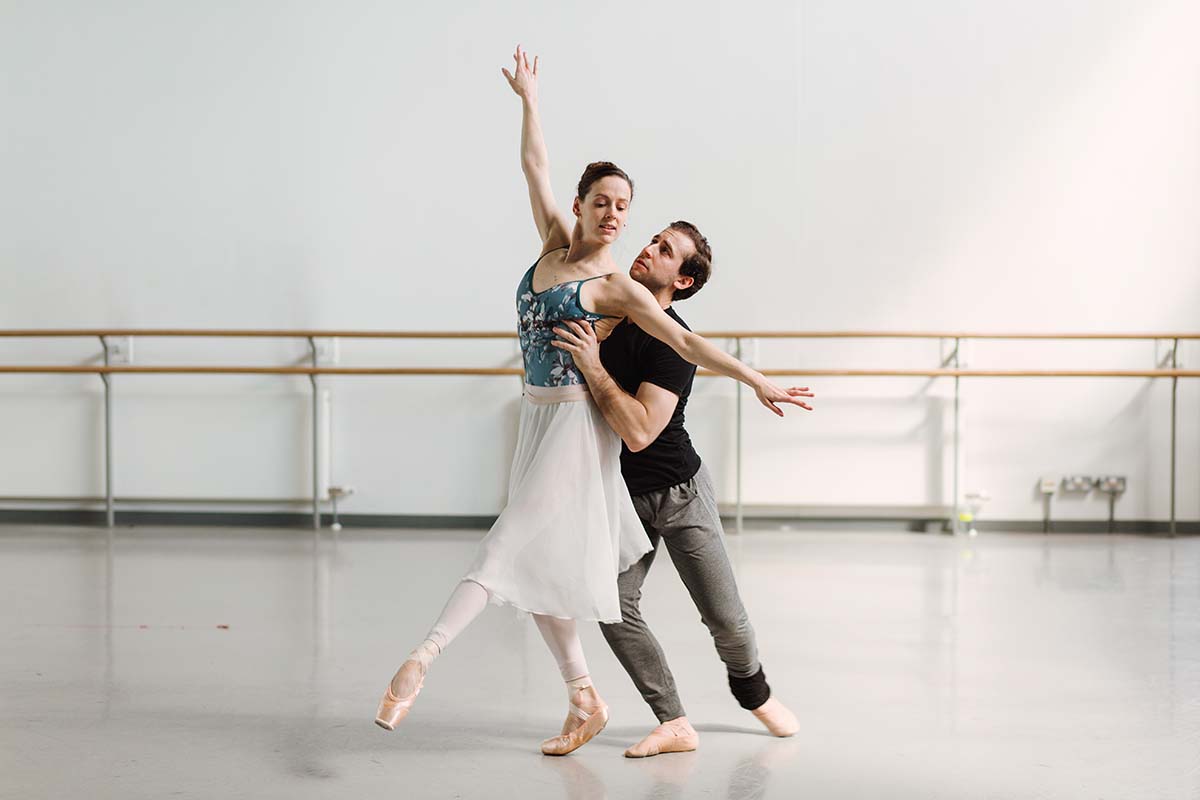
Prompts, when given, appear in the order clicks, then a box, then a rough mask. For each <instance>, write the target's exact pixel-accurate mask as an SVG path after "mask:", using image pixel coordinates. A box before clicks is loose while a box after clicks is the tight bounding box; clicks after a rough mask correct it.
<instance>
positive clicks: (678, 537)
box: [555, 221, 812, 758]
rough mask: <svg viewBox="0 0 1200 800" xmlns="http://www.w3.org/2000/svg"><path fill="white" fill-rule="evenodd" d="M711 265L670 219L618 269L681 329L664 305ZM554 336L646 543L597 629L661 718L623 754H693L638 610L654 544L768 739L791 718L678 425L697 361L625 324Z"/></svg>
mask: <svg viewBox="0 0 1200 800" xmlns="http://www.w3.org/2000/svg"><path fill="white" fill-rule="evenodd" d="M711 271H712V250H711V249H710V248H709V245H708V240H707V239H705V238H704V236H703V235H702V234H701V233H700V231H699V230H698V229H697V228H696V227H695V226H694V225H692V224H691V223H688V222H683V221H679V222H673V223H671V225H670V226H668V227H667V228H666V229H665V230H663V231H662V232H661V233H659V234H658V235H657V236H655V237H654V238H653V239H651V240H650V244H649V245H647V246H646V247H645V248H644V249H643V250H642V251H641V252H640V253H639V254H638V256H637V258H636V259H635V260H634V262H633V266H631V267H630V268H629V276H630V277H631V278H633V279H634V280H635V281H637V282H638V283H640V284H642V285H643V286H645V287H646V288H647V289H649V290H650V291H651V293H652V294H653V295H654V296H655V298H656V299H657V300H658V301H659V304H660V305H661V306H662V307H663V309H665V310H666V312H667V313H668V314H669V315H671V317H673V318H674V319H675V321H676V322H678V323H679V324H680V325H683V326H684V327H685V328H686V327H687V324H686V323H685V322H684V321H683V320H682V319H681V318H680V317H679V315H678V314H676V313H675V310H674V309H673V308H671V304H672V302H674V301H678V300H685V299H687V298H689V297H691V296H692V295H694V294H695V293H696V292H698V291H700V289H701V287H703V286H704V284H705V283H706V282H707V281H708V277H709V275H710V274H711ZM689 330H690V329H689ZM555 332H556V333H557V334H558V335H559V337H560V340H559V341H556V342H555V344H556V345H557V346H558V347H561V348H562V349H564V350H567V351H568V352H570V353H571V355H572V356H573V358H574V361H575V365H576V366H577V367H578V368H579V369H580V371H581V372H582V373H583V375H584V377H585V378H586V379H587V383H588V388H589V389H590V391H591V394H592V397H593V399H594V400H595V401H596V405H597V406H598V407H599V408H600V411H601V412H602V413H603V414H604V418H605V419H606V420H607V421H608V424H609V425H610V426H612V428H613V430H615V431H616V432H617V434H619V435H620V437H621V439H622V440H623V441H624V447H622V450H621V473H622V475H623V476H624V478H625V483H626V484H627V485H628V487H629V493H630V494H631V495H632V496H633V505H634V507H635V508H636V509H637V512H638V516H639V517H641V520H642V524H643V525H644V526H645V528H646V533H647V535H648V536H649V537H650V542H651V544H652V545H653V546H654V548H655V549H653V550H651V551H650V552H649V553H647V554H646V555H645V556H643V557H642V559H641V560H640V561H639V562H637V563H636V564H634V565H633V566H631V567H629V569H627V570H626V571H625V572H623V573H622V574H621V576H620V578H619V579H618V587H619V589H620V597H621V618H622V621H621V622H619V623H614V624H605V625H601V626H600V628H601V630H602V631H603V633H604V638H605V639H607V640H608V644H609V646H610V647H612V649H613V652H614V653H615V654H616V656H617V659H618V660H619V661H620V662H621V665H622V666H623V667H625V671H626V672H628V673H629V676H630V677H631V678H633V682H634V683H635V684H636V685H637V687H638V690H639V691H640V692H641V694H642V697H643V698H644V699H645V700H646V702H647V703H648V704H649V705H650V708H651V709H652V710H653V711H654V714H655V716H657V717H658V720H659V722H660V723H661V724H660V725H659V726H658V727H657V728H655V729H654V730H653V731H651V732H650V734H649V735H647V736H646V737H645V738H644V739H642V740H641V741H640V742H638V743H637V744H635V745H633V746H632V747H630V748H629V749H628V750H626V751H625V755H626V756H627V757H629V758H644V757H646V756H654V755H658V754H659V753H674V752H683V751H688V750H695V749H696V747H697V746H698V744H699V742H700V737H699V734H697V733H696V730H695V729H694V728H693V727H692V726H691V724H690V723H689V722H688V719H687V716H686V715H685V714H684V710H683V705H682V703H680V700H679V694H678V692H677V691H676V689H675V680H674V678H673V677H672V676H671V671H670V669H669V668H668V667H667V660H666V657H665V656H664V654H663V651H662V648H661V647H660V646H659V644H658V641H657V640H656V639H655V638H654V634H652V633H651V632H650V629H649V627H648V626H647V625H646V622H645V620H644V619H643V618H642V614H641V610H640V609H639V607H638V604H639V601H640V600H641V596H642V583H643V581H645V579H646V574H647V573H648V572H649V571H650V565H651V564H652V563H653V562H654V555H655V553H656V552H657V548H658V542H659V540H660V539H661V540H662V541H664V542H666V547H667V552H668V553H670V555H671V560H672V561H673V562H674V563H675V568H676V570H678V572H679V577H680V578H682V579H683V582H684V585H685V586H687V589H688V592H689V593H690V594H691V596H692V600H693V601H694V602H695V603H696V608H697V609H698V610H699V611H700V616H701V619H702V620H703V621H704V624H705V625H706V626H707V627H708V630H709V632H710V633H711V634H712V637H713V641H714V643H715V644H716V647H717V653H718V655H720V657H721V660H722V661H723V662H725V667H726V670H727V672H728V675H729V688H730V689H731V690H732V691H733V695H734V697H735V698H737V701H738V703H740V704H741V706H742V708H745V709H749V710H750V711H751V712H752V713H753V714H754V716H756V717H757V718H758V719H759V720H761V721H762V723H763V724H764V725H766V727H767V730H769V731H770V732H771V733H772V734H774V735H775V736H791V735H792V734H794V733H795V732H796V731H797V730H799V723H798V722H797V720H796V716H795V715H794V714H793V713H792V712H791V711H789V710H788V709H787V707H786V706H784V705H783V704H782V703H781V702H779V700H777V699H776V698H774V697H772V696H771V688H770V687H769V686H768V685H767V679H766V676H765V675H764V674H763V669H762V665H761V664H759V662H758V652H757V648H756V646H755V642H754V630H753V629H752V628H751V627H750V620H749V618H748V617H747V615H746V609H745V608H744V607H743V606H742V600H741V597H740V596H739V595H738V590H737V585H736V583H735V582H734V578H733V569H732V568H731V567H730V564H729V556H728V555H727V553H726V552H725V545H724V542H723V541H722V537H723V531H722V528H721V518H720V516H719V514H718V513H717V501H716V493H715V491H714V489H713V484H712V478H711V476H710V475H709V473H708V469H707V468H706V467H705V466H704V465H703V464H702V463H701V461H700V456H699V455H697V454H696V451H695V450H694V449H693V448H692V442H691V438H690V437H689V436H688V433H687V431H686V430H685V429H684V427H683V410H684V406H686V405H687V400H688V395H689V394H690V393H691V390H692V381H693V379H694V377H695V375H696V368H695V367H694V366H693V365H692V364H689V363H688V362H687V361H684V360H683V359H682V358H680V357H679V356H678V355H677V354H676V353H675V352H674V351H673V350H672V349H671V348H670V347H668V346H667V345H665V344H662V343H661V342H659V341H658V340H657V339H655V338H654V337H652V336H650V335H648V334H647V333H645V332H644V331H642V330H641V329H640V328H638V326H637V325H634V324H633V323H631V322H630V321H629V320H624V321H622V322H621V323H620V324H619V325H618V326H617V327H616V328H615V329H614V330H613V332H612V334H611V335H610V336H609V337H608V338H607V339H606V340H605V341H604V343H603V344H602V345H600V344H598V343H597V340H596V334H595V332H594V331H593V330H592V328H591V326H590V325H587V326H585V325H582V324H580V323H577V322H568V323H566V324H565V325H564V326H560V327H558V328H556V329H555ZM802 392H804V393H803V394H802V395H800V396H803V397H812V394H811V393H808V390H807V389H804V390H802ZM799 405H801V407H803V408H806V409H808V410H809V411H811V410H812V408H811V407H810V406H808V405H806V404H804V403H800V404H799Z"/></svg>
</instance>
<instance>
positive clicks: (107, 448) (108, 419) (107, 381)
mask: <svg viewBox="0 0 1200 800" xmlns="http://www.w3.org/2000/svg"><path fill="white" fill-rule="evenodd" d="M100 348H101V349H102V350H103V351H104V366H106V367H107V366H108V365H109V364H108V340H107V339H105V337H103V336H101V337H100ZM100 380H102V381H104V522H105V525H107V526H108V527H109V528H111V527H113V525H114V524H115V523H116V510H115V509H114V508H113V465H112V376H111V375H109V374H108V373H107V372H101V373H100Z"/></svg>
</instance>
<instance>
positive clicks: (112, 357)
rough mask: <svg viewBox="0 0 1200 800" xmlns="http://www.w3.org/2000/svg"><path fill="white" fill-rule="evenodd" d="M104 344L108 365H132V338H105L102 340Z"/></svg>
mask: <svg viewBox="0 0 1200 800" xmlns="http://www.w3.org/2000/svg"><path fill="white" fill-rule="evenodd" d="M104 344H105V347H106V349H107V350H108V363H109V364H132V363H133V337H132V336H106V337H105V339H104Z"/></svg>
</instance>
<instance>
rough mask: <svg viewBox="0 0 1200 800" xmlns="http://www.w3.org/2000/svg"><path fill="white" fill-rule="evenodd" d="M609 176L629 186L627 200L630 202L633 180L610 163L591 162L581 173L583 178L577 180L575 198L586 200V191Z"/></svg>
mask: <svg viewBox="0 0 1200 800" xmlns="http://www.w3.org/2000/svg"><path fill="white" fill-rule="evenodd" d="M609 175H616V176H617V177H618V178H620V179H621V180H623V181H625V182H626V183H628V184H629V199H630V200H632V199H633V179H632V178H630V177H629V176H628V175H626V174H625V170H623V169H621V168H620V167H618V166H617V165H616V164H614V163H612V162H611V161H593V162H592V163H590V164H588V165H587V169H585V170H584V171H583V176H582V177H580V179H579V187H578V188H577V189H576V190H575V195H576V197H578V198H579V199H580V200H584V199H586V198H587V193H588V190H589V189H591V188H592V184H593V183H595V182H596V181H598V180H600V179H601V178H607V177H608V176H609Z"/></svg>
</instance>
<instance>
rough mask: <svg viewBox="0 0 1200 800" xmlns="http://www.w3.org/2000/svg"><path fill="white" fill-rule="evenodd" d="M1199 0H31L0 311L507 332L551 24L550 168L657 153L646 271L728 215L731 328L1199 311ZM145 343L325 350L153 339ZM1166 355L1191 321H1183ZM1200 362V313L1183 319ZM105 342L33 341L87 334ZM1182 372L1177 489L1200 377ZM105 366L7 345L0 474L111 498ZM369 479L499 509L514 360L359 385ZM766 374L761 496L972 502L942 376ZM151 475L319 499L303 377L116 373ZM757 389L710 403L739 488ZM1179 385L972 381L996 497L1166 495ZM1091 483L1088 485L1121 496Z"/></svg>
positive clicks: (367, 498)
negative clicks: (527, 75)
mask: <svg viewBox="0 0 1200 800" xmlns="http://www.w3.org/2000/svg"><path fill="white" fill-rule="evenodd" d="M1198 29H1200V8H1198V7H1197V6H1196V5H1195V4H1194V3H1190V2H1185V1H1184V0H1177V1H1173V0H1159V1H1158V2H1146V3H1136V4H1135V3H1129V2H1112V1H1110V2H1088V3H1078V2H1051V3H1046V2H1032V0H1019V1H1018V2H1009V3H969V4H963V3H954V2H949V1H948V0H943V1H942V2H934V1H930V2H923V3H921V2H918V3H906V4H903V5H896V4H892V3H884V2H878V0H876V1H875V2H857V3H846V2H836V3H835V2H811V1H808V2H801V3H798V4H795V3H759V4H754V5H752V6H745V5H738V6H735V5H734V4H732V3H731V4H728V5H726V4H717V3H687V4H683V3H679V4H647V5H637V4H632V3H629V4H609V5H605V6H594V5H592V6H584V5H580V6H576V5H570V4H561V3H549V2H546V3H530V4H525V5H522V6H520V7H514V6H512V5H511V4H509V5H503V6H496V5H492V4H484V3H477V4H455V5H453V6H449V7H445V8H441V7H436V6H434V5H433V4H427V5H422V6H409V5H408V4H396V3H358V4H332V3H317V2H306V3H282V2H258V3H243V4H236V5H223V4H218V5H213V4H183V3H154V4H147V3H133V2H126V3H118V2H109V3H105V4H96V3H84V2H46V3H38V4H19V5H18V4H6V5H4V6H3V7H2V8H0V76H2V77H0V108H2V113H3V117H4V126H3V128H2V129H0V176H3V178H2V180H0V218H2V219H3V220H4V223H3V233H2V236H0V264H2V270H0V326H3V327H6V328H23V327H83V326H130V327H154V326H169V327H198V328H219V327H253V328H353V329H389V330H404V329H463V328H465V329H508V328H511V327H512V325H513V322H512V316H513V309H512V305H513V302H512V295H513V289H514V286H515V283H516V280H517V278H518V277H519V275H520V274H521V272H522V271H523V270H524V268H525V267H526V266H527V265H528V263H529V262H530V261H531V259H532V257H533V255H534V254H535V252H536V250H537V241H536V238H535V236H534V233H533V228H532V225H531V223H530V220H529V214H528V210H527V207H526V201H525V197H524V189H523V185H522V182H521V176H520V171H519V167H518V160H517V141H518V135H519V104H518V101H517V99H516V98H515V97H514V96H513V95H512V94H511V92H510V91H509V90H508V88H507V86H506V85H505V83H504V81H503V78H502V77H501V76H500V67H502V66H506V65H508V64H509V63H511V62H510V60H509V54H510V52H511V50H512V46H513V45H514V44H515V43H516V42H518V41H519V42H521V43H522V44H524V45H526V46H527V47H528V48H529V49H530V50H531V51H533V52H535V53H538V54H540V56H541V62H542V70H543V77H542V96H543V116H544V120H545V128H546V133H547V137H548V140H549V144H550V149H551V157H552V163H553V168H554V182H555V189H556V191H557V192H558V194H559V198H560V201H561V202H563V203H566V202H567V201H568V200H569V198H570V195H571V189H572V186H573V184H574V181H575V179H576V177H577V173H578V172H579V170H580V169H581V167H582V166H583V164H584V163H586V162H587V161H589V160H593V159H597V158H607V159H611V160H614V161H617V162H618V163H620V164H621V165H622V166H624V167H625V168H626V169H628V170H629V172H630V173H631V174H632V175H633V176H634V178H635V180H636V181H637V196H636V202H635V205H634V215H633V218H632V221H631V224H630V227H629V229H628V231H627V232H626V234H625V235H624V237H623V241H622V242H621V243H620V244H619V246H618V248H617V255H618V260H619V261H620V262H621V263H626V262H628V260H629V259H630V258H631V255H632V254H633V253H634V252H636V249H637V248H638V247H639V246H640V245H641V243H643V242H644V241H645V240H646V239H647V238H648V237H649V236H650V235H652V234H653V233H654V232H655V231H657V230H658V229H659V228H660V227H662V226H663V225H664V224H665V223H666V222H667V221H669V220H671V219H675V218H679V217H684V218H687V219H691V220H693V221H694V222H696V223H697V224H699V225H700V226H701V227H702V228H703V229H704V230H705V232H706V233H707V234H708V235H709V237H710V239H711V240H712V242H713V245H714V249H715V253H716V260H717V272H716V276H715V278H714V280H713V282H712V284H711V285H710V287H709V288H707V289H706V290H705V291H704V292H702V293H701V294H700V295H698V296H697V297H696V298H695V299H693V300H690V301H688V302H687V303H685V304H682V305H681V306H680V311H681V312H682V313H683V314H684V316H685V317H686V318H687V319H688V320H689V322H691V323H692V325H693V327H696V328H698V329H709V330H716V329H722V328H724V329H729V328H756V329H925V330H934V329H966V330H984V331H1140V330H1146V331H1180V330H1188V331H1197V330H1200V269H1198V268H1197V265H1198V264H1200V228H1198V226H1197V225H1196V220H1197V219H1198V218H1200V106H1198V105H1197V103H1196V102H1195V98H1196V96H1197V90H1198V89H1200V50H1197V48H1195V47H1194V43H1193V41H1192V40H1193V38H1194V33H1195V31H1196V30H1198ZM136 348H137V350H136V355H137V359H138V363H175V362H181V361H194V362H198V363H289V362H291V361H295V360H298V359H301V358H302V357H303V356H304V352H305V351H304V347H303V346H302V344H300V343H289V342H276V343H255V342H246V341H240V340H238V341H232V342H223V343H220V342H218V343H204V342H194V341H173V340H139V341H138V342H137V343H136ZM1159 350H1160V351H1161V348H1159ZM514 352H515V351H514V346H513V344H512V343H508V342H501V343H490V344H478V343H476V344H458V345H450V344H439V345H434V346H425V349H424V350H422V349H420V348H418V347H415V346H413V345H408V344H382V343H350V342H342V354H343V363H347V364H364V365H373V364H385V363H386V364H397V365H400V364H415V363H449V364H472V365H481V366H493V365H511V364H514V363H515V362H514V360H513V356H514ZM1181 352H1183V354H1184V362H1185V364H1186V365H1189V366H1193V365H1197V364H1200V347H1196V346H1190V347H1187V348H1181ZM95 355H96V346H95V344H94V343H93V342H90V341H69V342H42V341H35V340H23V341H19V342H2V343H0V362H3V363H12V362H26V363H45V362H51V363H86V362H87V361H88V359H94V358H95ZM757 356H758V358H757V361H758V363H759V365H760V366H843V365H844V366H863V367H871V366H897V367H904V366H908V367H927V366H934V365H936V363H937V361H938V357H939V354H938V349H937V344H936V343H928V344H920V345H915V344H895V343H886V342H883V343H881V342H876V341H865V342H854V343H837V342H828V343H805V344H802V345H797V344H788V343H768V342H763V343H760V346H759V349H758V353H757ZM1154 363H1155V346H1154V344H1153V343H1142V344H1133V345H1129V344H1114V343H1097V344H1086V345H1079V344H1051V343H1020V342H1017V343H1014V342H977V343H975V344H973V345H972V347H971V350H970V353H969V364H970V366H975V367H989V366H996V367H1005V366H1013V367H1015V366H1046V367H1055V366H1060V367H1078V366H1102V367H1115V368H1134V369H1140V368H1149V367H1152V366H1154ZM1197 383H1198V382H1197V381H1195V380H1191V381H1183V382H1181V384H1180V389H1179V399H1180V408H1181V414H1180V419H1179V427H1180V449H1179V454H1180V482H1179V492H1180V499H1179V512H1180V516H1181V517H1182V518H1191V519H1197V518H1200V387H1198V386H1197ZM99 384H100V382H99V380H98V379H96V378H95V377H90V378H85V377H72V378H51V377H30V376H4V377H0V393H2V396H0V403H2V406H0V408H2V409H3V412H2V413H3V416H2V417H0V445H2V447H3V451H4V453H5V455H6V456H7V457H6V458H4V459H3V460H2V462H0V494H3V495H51V494H97V493H100V492H101V491H102V488H103V483H102V478H101V472H100V469H99V467H100V466H101V465H102V463H103V462H102V459H103V453H102V450H101V447H100V439H99V427H98V426H99V424H100V421H101V414H102V410H101V409H102V407H101V405H100V398H101V395H100V385H99ZM324 384H325V386H327V387H328V388H330V390H331V391H332V395H333V404H334V409H335V410H334V416H333V421H332V424H333V429H334V439H335V451H334V458H333V465H332V477H333V480H334V481H335V482H340V483H350V484H353V485H355V486H356V487H357V489H358V495H357V496H356V497H355V498H354V499H353V500H351V501H350V502H349V503H348V504H347V506H346V510H348V511H359V512H376V513H399V514H404V513H411V514H416V513H435V514H436V513H445V514H466V513H490V512H495V511H496V510H498V508H499V506H500V503H501V502H502V499H503V494H504V489H505V481H506V477H507V459H508V455H509V449H510V448H511V442H512V438H513V431H512V428H513V425H514V420H515V409H516V402H515V395H516V381H515V379H489V378H462V379H454V380H442V379H434V378H382V379H371V378H345V379H341V378H338V379H328V380H325V381H324ZM813 384H814V388H816V389H817V391H818V392H819V395H820V398H819V411H818V412H817V413H816V414H814V415H812V416H806V417H804V418H799V417H798V415H797V416H796V417H794V418H789V419H786V420H784V421H782V422H781V421H778V420H776V419H774V418H773V417H770V416H769V415H767V414H766V413H765V412H761V411H758V410H757V409H755V408H753V406H747V413H748V415H749V417H748V427H747V431H748V432H747V436H748V439H747V442H748V449H749V451H750V458H749V461H748V463H747V466H746V492H747V499H748V500H749V501H752V502H787V503H850V502H860V503H904V502H909V503H926V502H930V503H932V502H944V501H946V500H947V499H948V498H949V493H950V488H949V487H950V485H951V483H950V470H949V467H948V463H949V462H948V460H947V459H948V458H949V455H948V451H947V450H946V449H945V444H946V441H945V439H944V437H943V436H942V434H943V433H944V432H945V431H946V430H947V429H948V425H949V424H950V416H949V412H948V410H947V409H948V406H947V397H948V391H949V386H948V382H946V381H942V382H939V383H938V384H935V385H933V386H932V387H926V386H924V383H923V382H922V381H906V380H881V381H873V380H872V381H868V380H850V379H840V380H820V381H813ZM115 386H116V392H117V397H118V404H117V406H116V421H115V424H116V431H117V469H116V485H117V491H118V494H124V495H150V496H162V495H169V496H180V495H184V496H191V495H195V496H205V497H210V496H226V495H238V496H244V497H261V496H301V495H303V494H304V493H305V492H306V491H307V490H308V487H309V485H310V484H309V481H310V478H309V472H308V466H307V459H308V433H307V424H308V423H307V419H308V416H307V415H308V413H309V412H308V395H307V390H308V389H307V381H305V380H293V379H289V378H271V377H257V378H244V379H243V378H231V377H221V378H197V377H186V378H178V379H171V378H167V379H164V378H148V377H124V376H118V378H117V379H116V380H115ZM732 397H733V387H732V385H730V384H729V383H728V382H726V381H715V380H706V381H702V382H701V383H700V385H699V386H698V389H697V392H696V397H695V400H694V403H693V413H692V415H691V418H690V419H691V422H690V427H691V428H692V430H693V434H694V436H695V438H696V440H697V441H698V442H699V444H700V446H701V449H702V453H703V454H704V455H705V456H706V458H707V460H708V461H710V463H711V464H712V466H713V468H714V472H716V473H717V474H718V476H719V477H720V480H721V486H722V491H723V493H725V494H726V497H727V498H728V497H729V496H730V495H731V492H732V475H733V462H732V439H731V432H732V419H731V416H730V413H731V409H732ZM1168 404H1169V385H1168V384H1167V383H1166V382H1160V383H1154V384H1150V383H1148V382H1146V381H1141V380H1126V381H1115V380H1078V381H1067V380H1030V381H998V380H974V381H969V382H965V383H964V386H963V405H962V423H963V426H964V431H965V440H964V441H965V447H964V455H963V466H962V470H963V472H962V474H963V487H962V488H963V489H964V490H969V489H984V490H987V491H989V492H990V493H991V494H992V496H993V498H994V499H993V501H992V503H991V504H990V505H989V507H988V509H987V510H986V511H985V515H990V516H993V517H997V518H1005V519H1035V518H1038V517H1039V516H1040V513H1041V507H1040V503H1039V502H1038V500H1037V499H1036V497H1035V496H1034V494H1033V484H1034V480H1035V479H1036V478H1037V476H1038V475H1040V474H1052V475H1057V474H1062V473H1065V472H1082V473H1093V474H1095V473H1123V474H1126V475H1128V476H1129V478H1130V491H1129V493H1128V495H1127V496H1126V497H1124V498H1123V499H1122V500H1121V505H1120V511H1119V514H1120V515H1121V516H1124V517H1127V518H1142V519H1147V518H1149V519H1163V518H1165V517H1166V515H1167V499H1166V498H1167V488H1166V469H1167V466H1168V461H1167V458H1168V456H1167V447H1166V435H1167V432H1168V421H1167V417H1166V415H1167V411H1168V408H1169V405H1168ZM1104 512H1105V508H1104V505H1103V503H1102V501H1101V500H1099V499H1096V498H1091V499H1088V500H1080V501H1077V502H1074V503H1060V504H1059V508H1058V510H1057V512H1056V513H1057V515H1058V516H1060V517H1079V518H1088V517H1090V518H1096V517H1101V516H1103V514H1104Z"/></svg>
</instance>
